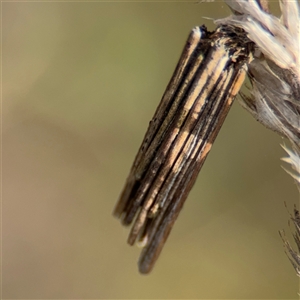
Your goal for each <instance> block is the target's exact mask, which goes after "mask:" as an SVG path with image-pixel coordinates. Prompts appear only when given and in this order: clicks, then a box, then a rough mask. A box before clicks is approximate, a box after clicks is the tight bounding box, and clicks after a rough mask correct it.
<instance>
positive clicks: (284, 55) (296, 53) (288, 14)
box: [217, 0, 300, 276]
mask: <svg viewBox="0 0 300 300" xmlns="http://www.w3.org/2000/svg"><path fill="white" fill-rule="evenodd" d="M225 2H226V3H227V4H228V5H229V6H230V8H231V9H232V10H233V12H234V14H233V15H232V16H230V17H228V18H226V19H222V20H218V21H217V23H218V24H231V25H234V26H237V27H241V28H243V29H244V30H245V32H246V33H247V36H248V37H249V39H250V40H252V41H253V42H254V43H255V44H256V47H257V51H256V54H255V58H254V60H253V61H252V62H251V64H250V65H249V74H248V75H249V78H250V82H251V85H252V87H251V90H250V93H251V96H250V97H248V96H246V95H244V94H242V95H241V96H242V97H241V100H240V102H241V104H242V106H243V107H244V108H245V109H246V110H247V111H248V112H250V113H251V114H252V115H253V117H254V118H255V119H256V120H258V121H259V122H260V123H262V124H263V125H265V126H266V127H267V128H269V129H271V130H273V131H275V132H277V133H279V134H280V135H281V136H283V137H286V138H287V139H288V140H289V141H290V143H291V146H292V149H288V148H287V147H286V146H285V145H282V147H283V149H284V150H285V151H286V153H287V154H288V157H285V158H282V160H283V161H285V162H286V163H288V164H289V165H290V166H291V168H292V170H287V169H285V170H286V172H287V173H288V174H290V175H291V176H292V178H293V179H294V180H295V182H296V183H297V186H298V188H299V191H300V15H299V10H300V8H299V3H298V2H297V0H279V3H280V8H281V17H280V18H276V17H275V16H272V15H271V14H270V13H269V9H268V5H267V4H268V3H267V0H257V1H255V0H248V1H247V0H225ZM291 220H292V222H293V223H294V225H295V228H296V232H295V234H294V235H293V236H294V240H295V242H296V245H297V248H298V253H299V252H300V216H299V211H298V210H297V209H296V208H294V216H291ZM280 236H281V238H282V240H283V242H284V247H285V252H286V254H287V255H288V258H289V260H290V261H291V263H292V265H293V267H294V269H295V270H296V273H297V275H298V276H300V255H299V254H298V253H297V252H296V251H295V250H293V248H292V247H291V245H290V243H289V242H288V241H287V239H286V237H285V234H284V231H281V232H280Z"/></svg>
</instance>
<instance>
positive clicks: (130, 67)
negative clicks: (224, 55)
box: [2, 1, 299, 299]
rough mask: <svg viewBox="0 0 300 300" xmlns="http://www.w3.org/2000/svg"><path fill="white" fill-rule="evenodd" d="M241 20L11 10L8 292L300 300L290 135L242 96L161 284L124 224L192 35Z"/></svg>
mask: <svg viewBox="0 0 300 300" xmlns="http://www.w3.org/2000/svg"><path fill="white" fill-rule="evenodd" d="M274 8H275V9H277V8H278V7H277V6H276V5H275V7H274ZM228 14H229V9H228V8H227V7H226V6H225V5H224V4H223V3H222V2H214V3H196V1H195V2H180V3H176V2H169V3H168V2H152V3H151V2H140V3H138V2H109V3H108V2H102V3H101V2H98V3H97V2H94V3H93V2H80V3H78V2H77V3H76V2H65V3H60V2H52V3H51V2H39V3H38V2H27V3H26V2H18V3H16V2H14V3H13V2H11V3H9V2H5V3H2V87H3V99H2V158H3V170H2V175H3V178H2V188H3V191H2V225H3V228H2V255H3V256H2V272H3V273H2V275H3V277H2V288H3V290H2V293H3V294H2V295H3V298H31V299H34V298H48V299H55V298H64V299H71V298H81V299H84V298H98V299H104V298H106V299H113V298H123V299H133V298H137V299H145V298H152V299H155V298H164V299H166V298H170V299H171V298H173V299H175V298H177V299H179V298H181V299H183V298H185V299H187V298H196V299H205V298H209V299H215V298H218V299H225V298H226V299H246V298H247V299H249V298H252V299H267V298H268V299H293V298H295V299H296V298H297V291H298V281H297V278H296V275H295V272H294V270H293V268H292V266H291V265H290V263H289V261H288V259H287V257H286V256H285V254H284V251H283V246H282V241H281V239H280V237H279V234H278V230H280V229H285V230H286V231H287V235H288V236H289V237H290V239H291V233H290V230H289V227H288V224H287V221H288V219H289V214H288V212H287V210H286V208H285V206H284V202H286V203H287V206H288V208H289V210H290V211H291V212H292V209H293V205H294V203H297V202H298V199H299V195H298V191H297V188H296V186H295V185H294V183H293V181H292V180H291V178H290V177H289V176H288V175H287V174H286V173H285V172H284V171H283V169H282V168H281V165H283V164H284V163H282V162H280V160H279V158H280V157H282V156H284V152H283V150H282V149H281V147H280V145H279V144H280V143H282V142H284V141H283V140H282V139H281V138H280V137H278V136H277V135H276V134H275V133H272V132H271V131H268V130H267V129H265V128H264V127H262V126H261V125H260V124H259V123H257V122H256V121H255V120H254V119H253V118H252V117H251V116H250V115H249V114H248V113H247V112H246V111H244V110H243V109H242V108H241V107H240V105H239V104H238V102H236V103H235V104H234V106H233V108H232V110H231V112H230V113H229V116H228V118H227V120H226V121H225V125H224V127H223V128H222V129H221V132H220V134H219V136H218V138H217V140H216V142H215V145H214V147H213V149H212V151H211V153H210V155H209V157H208V159H207V160H206V163H205V165H204V167H203V169H202V171H201V173H200V175H199V178H198V180H197V183H196V185H195V187H194V188H193V190H192V192H191V194H190V196H189V198H188V201H187V202H186V204H185V207H184V209H183V211H182V213H181V215H180V217H179V219H178V221H177V222H176V225H175V227H174V229H173V231H172V233H171V235H170V237H169V240H168V242H167V244H166V246H165V248H164V250H163V252H162V254H161V257H160V259H159V260H158V262H157V264H156V267H155V269H154V270H153V272H152V273H151V274H150V275H147V276H142V275H140V274H139V273H138V271H137V264H136V262H137V260H138V256H139V253H140V249H138V248H136V247H129V246H128V245H127V244H126V239H127V234H128V232H129V230H128V228H123V227H122V226H121V225H120V223H119V222H118V221H117V220H116V219H114V218H113V217H112V210H113V207H114V205H115V203H116V201H117V199H118V196H119V193H120V191H121V189H122V187H123V184H124V182H125V178H126V176H127V175H128V172H129V169H130V167H131V163H132V161H133V159H134V156H135V154H136V152H137V150H138V147H139V145H140V143H141V141H142V138H143V135H144V132H145V130H146V128H147V125H148V122H149V120H150V119H151V117H152V115H153V113H154V110H155V108H156V106H157V105H158V103H159V100H160V98H161V96H162V94H163V92H164V89H165V87H166V85H167V83H168V81H169V79H170V77H171V74H172V72H173V70H174V68H175V65H176V63H177V60H178V57H179V55H180V52H181V50H182V47H183V45H184V42H185V40H186V38H187V36H188V34H189V32H190V30H191V28H192V27H194V26H196V25H202V24H203V23H205V24H206V25H207V26H208V28H209V29H211V30H213V29H214V28H215V26H214V24H213V21H212V19H214V18H221V17H226V16H228ZM204 17H207V18H208V19H205V18H204Z"/></svg>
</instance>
